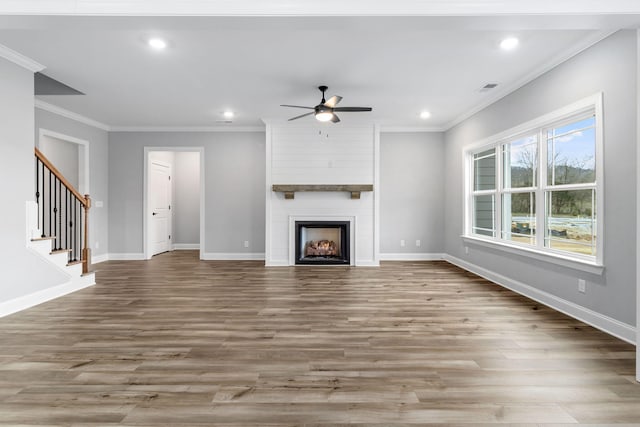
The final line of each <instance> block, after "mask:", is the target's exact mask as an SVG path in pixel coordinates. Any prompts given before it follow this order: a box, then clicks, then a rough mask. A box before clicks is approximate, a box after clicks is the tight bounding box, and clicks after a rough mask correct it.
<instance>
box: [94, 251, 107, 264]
mask: <svg viewBox="0 0 640 427" xmlns="http://www.w3.org/2000/svg"><path fill="white" fill-rule="evenodd" d="M106 261H109V254H102V255H93V254H92V255H91V264H92V265H93V264H100V263H101V262H106Z"/></svg>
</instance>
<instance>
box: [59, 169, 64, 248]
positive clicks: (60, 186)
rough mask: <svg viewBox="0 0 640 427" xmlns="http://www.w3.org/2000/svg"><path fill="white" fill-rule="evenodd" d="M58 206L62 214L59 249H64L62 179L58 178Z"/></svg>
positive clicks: (60, 216)
mask: <svg viewBox="0 0 640 427" xmlns="http://www.w3.org/2000/svg"><path fill="white" fill-rule="evenodd" d="M58 208H59V212H60V215H58V234H60V240H59V241H58V250H62V236H63V231H62V181H60V180H58Z"/></svg>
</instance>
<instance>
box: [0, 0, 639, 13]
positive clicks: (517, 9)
mask: <svg viewBox="0 0 640 427" xmlns="http://www.w3.org/2000/svg"><path fill="white" fill-rule="evenodd" d="M0 3H1V5H0V13H2V14H54V15H139V16H141V15H155V16H166V15H216V16H401V15H404V16H416V15H422V16H445V15H446V16H470V15H484V16H487V15H496V16H499V15H537V14H558V15H567V14H576V15H587V14H635V13H640V4H639V2H637V1H635V0H607V1H606V2H605V1H597V0H590V1H587V0H563V1H557V0H538V1H526V2H525V1H513V0H474V1H469V0H447V1H444V0H395V1H393V2H382V1H378V2H372V1H370V0H350V1H344V0H324V1H322V2H310V1H304V2H303V1H298V2H292V1H290V0H270V1H268V2H266V1H264V0H234V1H209V2H207V1H202V0H181V1H175V0H137V1H127V0H103V1H95V0H47V1H44V0H13V1H4V2H0Z"/></svg>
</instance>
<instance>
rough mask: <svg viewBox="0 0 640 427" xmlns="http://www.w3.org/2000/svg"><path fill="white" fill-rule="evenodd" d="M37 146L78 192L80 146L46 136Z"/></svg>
mask: <svg viewBox="0 0 640 427" xmlns="http://www.w3.org/2000/svg"><path fill="white" fill-rule="evenodd" d="M36 145H37V146H38V148H39V149H40V151H41V152H42V154H44V155H45V157H46V158H47V159H49V160H50V161H51V163H53V164H54V166H55V167H56V169H58V170H59V171H60V173H62V176H64V177H65V178H66V180H67V181H69V183H70V184H71V185H73V187H74V188H75V189H76V190H78V189H79V183H80V175H79V166H78V163H79V162H80V157H79V151H80V150H79V147H78V144H74V143H73V142H68V141H63V140H61V139H58V138H53V137H50V136H46V135H45V136H43V137H42V138H41V139H40V140H39V141H38V143H37V144H36Z"/></svg>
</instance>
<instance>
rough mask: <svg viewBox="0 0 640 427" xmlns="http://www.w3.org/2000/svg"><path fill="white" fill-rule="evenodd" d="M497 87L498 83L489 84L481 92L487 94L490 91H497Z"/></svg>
mask: <svg viewBox="0 0 640 427" xmlns="http://www.w3.org/2000/svg"><path fill="white" fill-rule="evenodd" d="M497 86H498V83H487V84H486V85H484V86H482V89H480V92H486V91H488V90H491V89H495V88H496V87H497Z"/></svg>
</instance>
